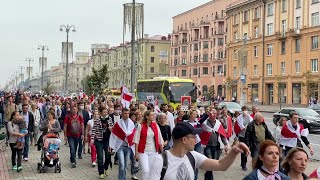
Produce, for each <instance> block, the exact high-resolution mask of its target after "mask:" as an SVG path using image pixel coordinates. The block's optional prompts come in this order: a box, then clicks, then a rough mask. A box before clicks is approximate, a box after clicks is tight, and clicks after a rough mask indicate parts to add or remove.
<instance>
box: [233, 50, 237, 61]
mask: <svg viewBox="0 0 320 180" xmlns="http://www.w3.org/2000/svg"><path fill="white" fill-rule="evenodd" d="M233 59H234V60H237V59H238V50H236V49H235V50H234V51H233Z"/></svg>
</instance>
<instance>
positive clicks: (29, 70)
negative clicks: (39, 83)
mask: <svg viewBox="0 0 320 180" xmlns="http://www.w3.org/2000/svg"><path fill="white" fill-rule="evenodd" d="M26 61H27V62H28V63H29V66H28V68H29V69H28V78H29V80H30V78H31V69H30V68H31V66H30V63H31V62H33V61H34V59H33V58H27V59H26Z"/></svg>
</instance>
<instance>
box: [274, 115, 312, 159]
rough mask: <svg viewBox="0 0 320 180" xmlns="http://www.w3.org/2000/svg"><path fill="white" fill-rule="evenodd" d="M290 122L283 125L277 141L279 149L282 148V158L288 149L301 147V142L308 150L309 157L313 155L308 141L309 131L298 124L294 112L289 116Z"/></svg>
mask: <svg viewBox="0 0 320 180" xmlns="http://www.w3.org/2000/svg"><path fill="white" fill-rule="evenodd" d="M289 117H290V120H289V121H288V122H287V123H286V124H284V125H283V128H282V130H281V135H280V139H279V144H280V147H281V148H282V150H283V151H282V152H283V156H284V157H285V156H287V154H288V152H289V151H290V149H292V148H293V147H301V148H303V146H302V142H301V141H303V143H304V144H305V145H306V146H307V147H308V148H309V150H310V155H311V156H312V155H313V148H312V146H311V144H310V143H309V141H308V138H307V136H308V134H309V130H308V129H307V128H305V127H304V126H303V125H302V124H301V123H299V122H298V121H299V116H298V114H297V113H296V112H295V111H291V112H290V114H289Z"/></svg>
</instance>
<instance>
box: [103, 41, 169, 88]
mask: <svg viewBox="0 0 320 180" xmlns="http://www.w3.org/2000/svg"><path fill="white" fill-rule="evenodd" d="M170 38H171V36H170V35H168V36H162V35H155V36H152V37H149V35H144V38H143V39H139V40H138V41H137V43H136V47H135V62H136V63H135V86H136V82H137V80H139V79H150V78H153V77H156V76H168V75H169V63H168V61H169V56H170V44H171V42H170ZM103 63H106V64H108V76H109V84H108V87H109V88H120V86H121V84H122V83H124V84H125V85H126V86H127V87H128V88H129V89H130V88H131V44H130V43H129V42H125V43H122V44H120V46H116V47H111V48H110V49H109V50H108V51H107V53H106V57H105V61H104V62H103Z"/></svg>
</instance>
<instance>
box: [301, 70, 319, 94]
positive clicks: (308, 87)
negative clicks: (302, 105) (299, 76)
mask: <svg viewBox="0 0 320 180" xmlns="http://www.w3.org/2000/svg"><path fill="white" fill-rule="evenodd" d="M303 78H304V80H305V81H304V82H302V87H303V88H304V90H303V94H304V95H305V96H306V97H307V98H310V97H311V96H312V93H313V92H315V91H317V90H318V84H319V82H320V79H319V78H317V79H316V78H314V75H313V74H312V72H311V71H309V70H308V71H307V72H305V73H303Z"/></svg>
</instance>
